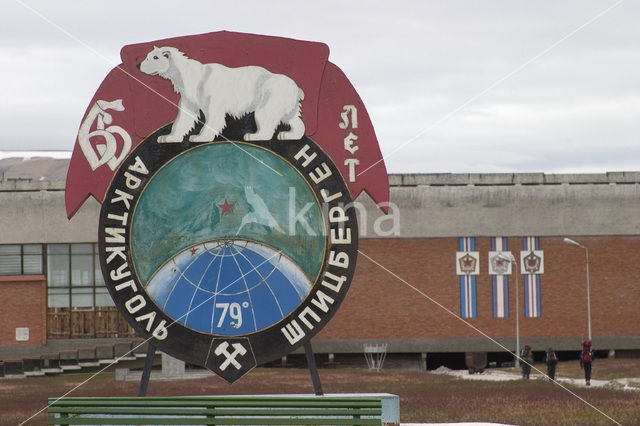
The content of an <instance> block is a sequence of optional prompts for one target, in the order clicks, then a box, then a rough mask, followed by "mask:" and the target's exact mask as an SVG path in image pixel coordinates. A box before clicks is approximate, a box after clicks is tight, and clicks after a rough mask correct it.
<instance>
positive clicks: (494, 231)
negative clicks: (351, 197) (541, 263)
mask: <svg viewBox="0 0 640 426" xmlns="http://www.w3.org/2000/svg"><path fill="white" fill-rule="evenodd" d="M389 182H390V184H391V196H390V201H391V203H392V208H391V209H390V210H391V213H392V214H394V212H395V216H396V217H397V218H398V220H397V222H398V223H399V226H398V227H397V229H399V232H396V233H391V232H388V231H389V230H390V229H391V225H392V221H390V220H388V219H385V220H383V219H382V218H381V216H382V213H381V212H380V211H378V209H377V208H376V207H375V205H374V203H373V202H372V201H371V200H370V199H368V197H367V196H361V197H359V198H358V201H359V202H361V203H362V205H363V206H364V207H365V209H364V210H363V212H364V214H362V213H363V212H361V214H360V219H361V222H362V223H361V234H365V235H364V237H375V238H380V237H382V238H389V237H402V238H424V237H452V236H461V235H474V236H496V235H503V236H521V235H537V236H562V235H575V236H577V235H638V234H640V220H638V212H639V211H640V173H638V172H620V173H606V174H586V175H546V174H542V173H537V174H433V175H424V174H421V175H410V174H409V175H390V176H389ZM394 206H397V207H398V209H397V210H396V209H395V208H394ZM376 221H382V222H380V223H379V225H380V226H379V228H382V230H383V231H385V232H383V233H380V232H379V230H378V232H376V229H374V225H375V224H376ZM364 230H366V232H362V231H364Z"/></svg>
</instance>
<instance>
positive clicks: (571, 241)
mask: <svg viewBox="0 0 640 426" xmlns="http://www.w3.org/2000/svg"><path fill="white" fill-rule="evenodd" d="M563 241H564V242H565V243H567V244H571V245H572V246H576V247H582V248H583V249H584V250H585V253H586V256H587V261H586V264H587V266H586V268H587V325H588V329H589V340H591V291H590V290H589V249H588V248H587V247H586V246H583V245H582V244H580V243H579V242H577V241H574V240H572V239H571V238H565V239H564V240H563Z"/></svg>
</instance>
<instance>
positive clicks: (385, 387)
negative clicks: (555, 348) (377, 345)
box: [0, 359, 640, 425]
mask: <svg viewBox="0 0 640 426" xmlns="http://www.w3.org/2000/svg"><path fill="white" fill-rule="evenodd" d="M536 367H538V368H540V369H541V370H542V369H543V368H542V367H544V365H542V364H537V365H536ZM514 372H516V370H514ZM558 376H559V377H575V378H580V377H582V372H581V370H580V368H579V366H578V363H577V362H575V361H573V362H562V363H560V364H559V365H558ZM88 377H89V376H87V375H66V376H54V377H41V378H29V379H10V380H8V379H3V380H0V423H2V424H19V423H20V422H22V421H24V420H26V419H27V418H29V417H30V416H31V415H33V414H34V413H36V412H37V411H38V410H40V409H42V408H44V406H45V404H46V401H47V398H48V397H58V396H61V395H63V394H64V393H65V392H68V391H69V390H71V389H73V388H74V387H75V386H77V385H78V384H80V383H82V382H83V381H84V380H86V379H87V378H88ZM320 377H321V380H322V385H323V389H324V391H325V392H326V393H341V392H389V393H394V394H397V395H400V415H401V421H402V422H404V423H414V422H415V423H417V422H465V421H466V422H471V421H476V422H477V421H485V422H496V423H508V424H517V425H572V424H580V425H584V424H589V425H591V424H594V425H595V424H602V425H605V424H615V423H614V422H613V421H612V420H611V419H614V420H615V421H616V422H618V423H620V424H625V425H635V424H640V391H638V392H635V391H620V390H611V389H602V388H600V389H596V388H583V387H574V388H569V390H570V391H571V392H573V393H574V394H575V395H572V394H571V393H569V392H567V390H565V389H563V388H561V387H560V386H557V385H554V384H553V383H550V382H548V381H543V380H529V381H524V380H516V381H509V382H486V381H472V380H461V379H456V378H454V377H451V376H448V375H439V374H432V373H429V372H423V371H401V370H385V371H382V372H380V373H376V372H371V371H368V370H366V369H357V368H353V369H321V370H320ZM623 377H627V378H628V377H639V378H640V360H615V359H612V360H597V362H596V363H594V371H593V378H594V379H604V380H611V379H616V378H623ZM639 381H640V379H639ZM137 389H138V383H136V382H116V381H115V380H114V377H113V374H103V375H100V376H98V377H96V378H94V379H92V380H91V381H89V382H88V383H87V384H85V385H83V386H81V387H80V388H79V389H77V390H76V391H74V392H73V393H72V394H71V395H70V396H127V395H129V396H133V395H136V394H137ZM312 392H313V387H312V385H311V380H310V377H309V372H308V371H307V370H304V369H263V368H259V369H256V370H254V371H252V372H251V373H249V374H248V375H247V376H246V377H244V378H242V379H240V380H239V381H238V382H236V383H234V384H232V385H229V384H227V383H226V382H224V381H223V380H221V379H219V378H216V377H211V378H206V379H198V380H179V381H172V382H165V381H154V380H153V375H152V381H151V383H150V384H149V390H148V395H150V396H153V395H207V394H209V395H220V394H253V393H255V394H273V393H312ZM594 407H596V408H597V409H596V408H594ZM598 410H600V411H602V413H604V414H602V413H600V412H599V411H598ZM607 416H609V417H610V418H611V419H610V418H608V417H607ZM44 423H45V415H44V413H42V414H40V415H39V416H37V417H35V418H34V419H33V420H31V421H30V422H29V423H27V424H44Z"/></svg>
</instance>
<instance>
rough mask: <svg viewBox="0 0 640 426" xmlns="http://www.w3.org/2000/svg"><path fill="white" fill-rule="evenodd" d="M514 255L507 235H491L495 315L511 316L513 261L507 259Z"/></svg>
mask: <svg viewBox="0 0 640 426" xmlns="http://www.w3.org/2000/svg"><path fill="white" fill-rule="evenodd" d="M511 256H512V255H511V253H510V252H509V251H508V247H507V238H506V237H491V251H490V252H489V275H491V285H492V289H493V317H494V318H508V317H509V275H511V262H510V261H509V260H506V259H505V257H506V258H507V259H508V258H510V257H511Z"/></svg>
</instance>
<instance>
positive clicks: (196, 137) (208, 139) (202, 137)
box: [189, 135, 215, 142]
mask: <svg viewBox="0 0 640 426" xmlns="http://www.w3.org/2000/svg"><path fill="white" fill-rule="evenodd" d="M214 139H215V136H213V137H212V136H207V135H191V136H189V142H211V141H213V140H214Z"/></svg>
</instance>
